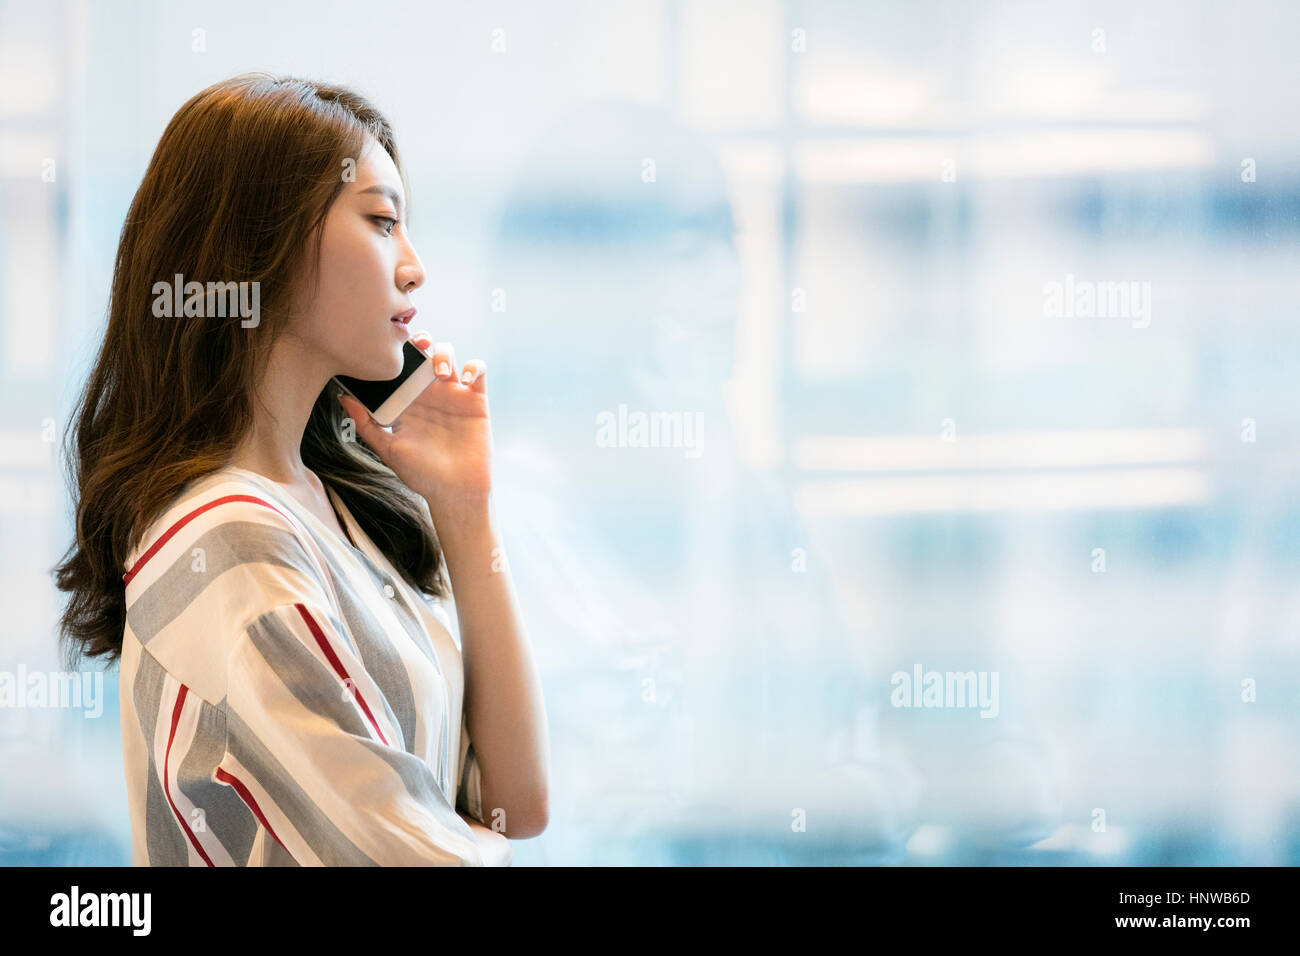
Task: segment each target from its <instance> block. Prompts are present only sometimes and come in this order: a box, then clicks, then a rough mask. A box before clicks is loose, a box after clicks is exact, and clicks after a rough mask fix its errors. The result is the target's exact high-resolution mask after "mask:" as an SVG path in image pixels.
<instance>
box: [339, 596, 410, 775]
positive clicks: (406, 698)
mask: <svg viewBox="0 0 1300 956" xmlns="http://www.w3.org/2000/svg"><path fill="white" fill-rule="evenodd" d="M335 585H336V590H337V592H338V596H339V607H340V610H342V612H343V619H344V621H346V622H347V626H348V628H349V629H350V630H351V631H352V637H353V639H354V640H355V642H356V645H357V652H358V654H359V655H360V658H361V663H362V665H363V666H364V667H365V669H366V673H368V674H369V675H370V676H371V678H372V679H373V680H374V682H375V684H376V685H378V687H379V690H380V692H381V693H383V695H384V700H385V701H387V702H388V704H389V706H390V707H391V711H390V713H391V714H392V715H393V719H394V720H396V721H397V724H398V726H399V727H401V729H402V749H403V750H405V751H407V752H408V753H414V752H415V749H414V748H415V727H416V719H417V714H416V706H415V691H414V689H413V686H412V681H411V675H410V674H409V673H407V670H406V664H405V663H404V662H403V661H402V658H401V655H400V654H399V653H398V651H397V648H396V646H394V644H393V639H392V637H391V635H389V633H388V631H387V630H386V629H385V628H384V627H383V625H381V624H380V622H379V621H378V620H377V619H376V618H375V616H374V615H373V614H372V613H371V612H370V611H369V609H368V608H366V606H365V605H363V604H362V603H361V600H360V599H359V598H358V597H357V595H356V592H355V591H354V590H353V588H352V582H351V581H349V580H347V579H346V578H342V577H340V578H339V579H338V580H337V581H336V582H335ZM385 600H388V598H385Z"/></svg>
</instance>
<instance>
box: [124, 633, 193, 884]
mask: <svg viewBox="0 0 1300 956" xmlns="http://www.w3.org/2000/svg"><path fill="white" fill-rule="evenodd" d="M166 674H167V672H166V671H164V670H163V669H162V667H161V666H159V664H158V662H157V661H155V660H154V659H153V657H151V656H150V655H149V654H148V653H147V652H145V651H141V654H140V666H139V668H138V670H137V671H136V674H135V682H134V684H133V686H132V688H131V694H132V699H133V702H134V704H135V709H136V716H137V717H138V718H139V720H140V732H141V733H143V734H144V741H145V750H146V751H147V752H148V754H149V775H148V780H147V782H146V784H145V800H144V838H145V839H144V842H145V849H146V851H147V853H148V857H149V865H150V866H189V865H190V856H189V845H190V844H189V839H188V838H187V837H186V836H185V834H183V833H182V832H181V830H180V824H179V822H178V821H177V819H176V814H175V812H173V810H172V808H171V805H170V804H169V803H168V802H167V796H166V794H165V793H164V792H163V787H162V776H161V774H160V773H159V769H160V768H159V767H158V766H157V765H156V764H155V763H154V759H153V742H154V730H155V729H156V727H157V721H158V718H159V716H160V715H159V713H158V711H159V708H160V707H162V706H163V704H162V693H163V678H164V677H166ZM163 719H165V720H168V721H170V720H171V709H170V708H168V711H167V714H166V715H163Z"/></svg>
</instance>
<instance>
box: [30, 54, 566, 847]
mask: <svg viewBox="0 0 1300 956" xmlns="http://www.w3.org/2000/svg"><path fill="white" fill-rule="evenodd" d="M405 187H406V177H405V174H404V172H403V171H402V166H401V163H400V161H399V159H398V151H397V147H396V145H395V142H394V136H393V131H392V128H391V127H390V124H389V123H388V122H387V121H386V119H385V118H384V117H383V116H382V115H381V114H380V113H379V112H378V111H377V110H376V109H375V108H374V107H373V106H372V105H371V104H370V103H369V102H368V101H367V100H366V99H365V98H363V97H361V96H359V95H357V94H356V93H354V92H352V91H350V90H348V89H345V88H343V87H339V86H331V85H326V84H323V83H316V82H311V81H307V80H303V79H299V78H294V77H272V76H268V75H265V74H245V75H242V76H238V77H234V78H232V79H230V80H227V81H224V82H221V83H218V84H216V85H214V86H212V87H210V88H208V89H206V90H204V91H202V92H201V93H199V94H198V95H196V96H194V97H193V98H192V99H191V100H190V101H189V102H187V103H186V104H185V105H184V106H183V107H181V109H180V111H179V112H178V113H177V114H176V115H175V117H173V118H172V120H171V122H170V123H169V124H168V126H167V129H166V131H165V132H164V133H163V136H162V139H161V141H160V142H159V144H158V147H157V149H156V150H155V152H154V155H153V159H152V161H151V162H150V164H149V168H148V170H147V172H146V173H145V177H144V181H143V182H142V183H141V185H140V188H139V190H138V191H137V193H136V195H135V198H134V200H133V202H132V204H131V207H130V210H129V212H128V213H127V217H126V223H125V225H124V227H123V230H122V235H121V241H120V245H119V248H118V252H117V260H116V268H115V271H114V276H113V287H112V299H111V304H110V308H109V316H108V329H107V333H106V335H105V338H104V342H103V345H102V347H101V348H100V351H99V355H98V358H97V360H96V362H95V365H94V368H93V370H92V372H91V374H90V377H89V380H88V382H87V385H86V389H85V392H84V393H83V395H82V397H81V400H80V403H79V405H78V408H77V412H76V420H75V422H74V428H73V430H72V433H71V442H70V444H71V447H70V449H69V464H70V472H71V478H72V486H73V487H74V488H75V494H76V540H75V542H74V543H73V545H72V546H71V548H70V549H69V552H68V554H67V555H65V556H64V560H63V562H62V563H61V564H60V565H59V566H58V567H57V568H56V569H55V571H56V574H57V581H58V585H59V587H60V588H61V589H63V590H66V591H69V592H71V598H70V600H69V602H68V606H67V609H66V611H65V612H64V614H63V617H62V619H61V622H60V623H61V626H62V632H63V638H64V649H65V654H66V656H67V657H68V659H69V660H75V659H76V658H77V657H79V656H87V657H101V656H103V657H106V658H107V660H109V661H119V662H120V665H121V672H120V683H121V716H122V742H123V755H124V760H125V771H126V782H127V794H128V798H129V801H130V810H131V827H132V862H133V863H134V864H136V865H145V864H148V865H196V866H204V865H207V866H212V865H250V866H258V865H263V866H265V865H289V866H292V865H371V864H380V865H425V864H439V865H443V864H445V865H485V864H486V865H508V864H509V862H510V860H511V851H510V846H509V843H508V842H507V838H527V837H531V836H535V835H537V834H538V833H540V832H541V831H542V830H543V829H544V828H545V826H546V820H547V776H548V761H549V757H548V750H547V743H546V718H545V712H544V709H543V704H542V696H541V691H540V686H539V683H538V680H537V678H536V674H535V668H534V664H533V660H532V655H531V651H530V649H529V647H528V643H527V640H526V636H525V632H524V628H523V625H522V621H521V618H520V614H519V612H518V609H517V607H516V602H515V595H514V585H513V582H512V580H511V577H510V572H509V570H508V568H507V566H506V565H505V563H504V560H503V557H502V545H501V539H500V535H499V531H498V524H497V520H496V515H495V511H494V507H493V503H492V502H493V499H492V494H491V490H492V486H491V449H492V436H491V428H490V423H489V417H488V401H487V392H486V385H485V382H486V378H485V367H484V363H483V362H481V361H470V362H466V363H464V366H463V369H462V371H460V372H458V371H457V368H456V362H455V357H454V354H453V350H452V347H451V345H450V344H448V343H438V344H437V345H436V347H435V348H434V349H433V354H432V359H431V361H432V362H433V363H434V368H435V371H436V373H437V379H436V381H434V382H433V384H431V385H430V386H429V387H428V388H427V389H425V391H424V392H423V393H422V394H421V395H420V397H419V398H418V399H417V400H416V402H415V403H414V404H413V405H411V406H410V407H409V408H408V409H407V410H406V412H405V413H404V414H403V415H402V416H401V418H400V419H399V420H398V421H397V422H396V424H394V425H393V426H392V429H391V431H389V430H386V429H384V428H381V427H380V426H378V425H377V424H375V423H374V422H373V421H372V420H371V419H370V417H369V415H368V414H367V412H366V410H365V409H364V408H363V407H362V406H361V405H360V404H359V403H357V402H356V401H355V400H353V399H351V397H350V396H343V395H341V394H340V392H341V390H340V388H339V386H338V385H337V384H336V383H335V382H334V381H333V377H334V376H336V375H347V376H352V377H355V378H361V379H387V378H392V377H394V376H395V375H397V374H398V373H399V372H400V371H401V369H402V362H403V359H402V348H403V343H404V342H405V341H406V340H407V338H408V336H409V337H410V338H411V339H412V340H413V341H414V342H415V344H416V345H418V346H420V347H422V348H425V349H428V348H429V346H430V345H431V342H430V338H429V336H428V335H427V334H425V333H416V334H415V335H409V333H408V331H407V328H408V327H407V325H406V322H409V320H410V313H411V312H413V309H412V303H411V299H410V296H411V293H412V292H414V290H415V289H417V288H419V286H420V285H421V284H422V283H423V281H424V271H423V266H422V264H421V262H420V259H419V257H418V256H417V255H416V252H415V249H414V248H413V247H412V245H411V241H410V237H409V235H408V234H407V231H406V218H405V217H406V214H407V212H408V210H407V209H406V208H405V202H406V189H405ZM192 281H193V282H198V283H202V284H203V285H202V287H201V288H203V289H206V290H208V292H207V294H206V295H205V296H200V295H188V294H187V295H186V296H185V297H184V298H183V303H184V304H183V307H182V308H179V309H177V308H175V307H174V306H176V305H178V304H181V302H182V299H181V297H179V296H173V295H172V293H171V292H170V291H168V287H170V286H172V285H173V283H176V284H180V286H181V288H182V289H184V283H189V282H192ZM209 283H213V284H216V283H221V284H222V285H220V286H217V290H218V291H217V293H216V296H215V297H214V294H213V293H212V291H211V290H212V288H213V287H212V286H211V285H208V284H209ZM221 289H226V290H238V302H239V303H240V308H238V309H236V308H234V307H233V306H232V307H229V308H227V307H225V306H226V305H227V302H230V303H233V302H234V301H235V300H236V297H235V294H233V293H232V294H230V295H229V296H228V297H227V299H226V300H223V301H222V302H220V303H214V298H220V297H221V296H222V293H221V291H220V290H221ZM187 291H188V290H187ZM168 300H171V301H170V302H169V301H168ZM453 590H454V598H455V605H456V610H457V619H458V622H459V625H460V632H461V633H460V640H459V646H458V645H457V641H456V640H455V639H454V638H453V636H452V634H451V630H452V624H451V619H450V617H449V615H448V614H447V613H446V611H445V610H444V609H443V607H442V606H441V601H442V600H443V599H446V598H450V597H452V593H453Z"/></svg>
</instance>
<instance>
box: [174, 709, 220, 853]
mask: <svg viewBox="0 0 1300 956" xmlns="http://www.w3.org/2000/svg"><path fill="white" fill-rule="evenodd" d="M188 692H189V688H188V687H186V686H185V685H184V684H181V692H180V693H179V694H177V695H176V706H175V707H173V708H172V727H171V731H170V732H169V733H168V735H167V750H166V752H165V753H164V754H163V793H164V794H166V795H167V802H168V803H170V804H171V806H172V813H174V814H176V819H177V820H179V821H180V824H181V829H182V830H184V831H185V835H186V836H187V837H189V838H190V842H191V843H192V844H194V849H196V850H198V852H199V856H201V857H203V862H204V863H206V864H207V865H208V866H212V865H213V863H212V860H211V859H209V858H208V855H207V854H206V853H204V852H203V847H201V846H199V841H198V838H197V837H195V836H194V833H193V832H192V831H191V830H190V825H189V824H188V823H186V822H185V818H184V817H183V816H181V812H180V811H179V810H177V809H176V802H175V801H174V800H172V788H171V776H170V774H168V772H167V765H168V763H169V762H170V761H171V757H172V741H173V740H175V739H176V725H177V724H179V723H180V720H181V711H182V710H183V709H184V707H185V695H186V693H188Z"/></svg>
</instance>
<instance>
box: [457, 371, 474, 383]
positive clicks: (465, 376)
mask: <svg viewBox="0 0 1300 956" xmlns="http://www.w3.org/2000/svg"><path fill="white" fill-rule="evenodd" d="M473 377H474V370H473V369H472V368H467V369H465V371H463V372H461V373H460V380H461V383H462V384H464V383H466V382H468V381H469V380H470V379H472V378H473Z"/></svg>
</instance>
